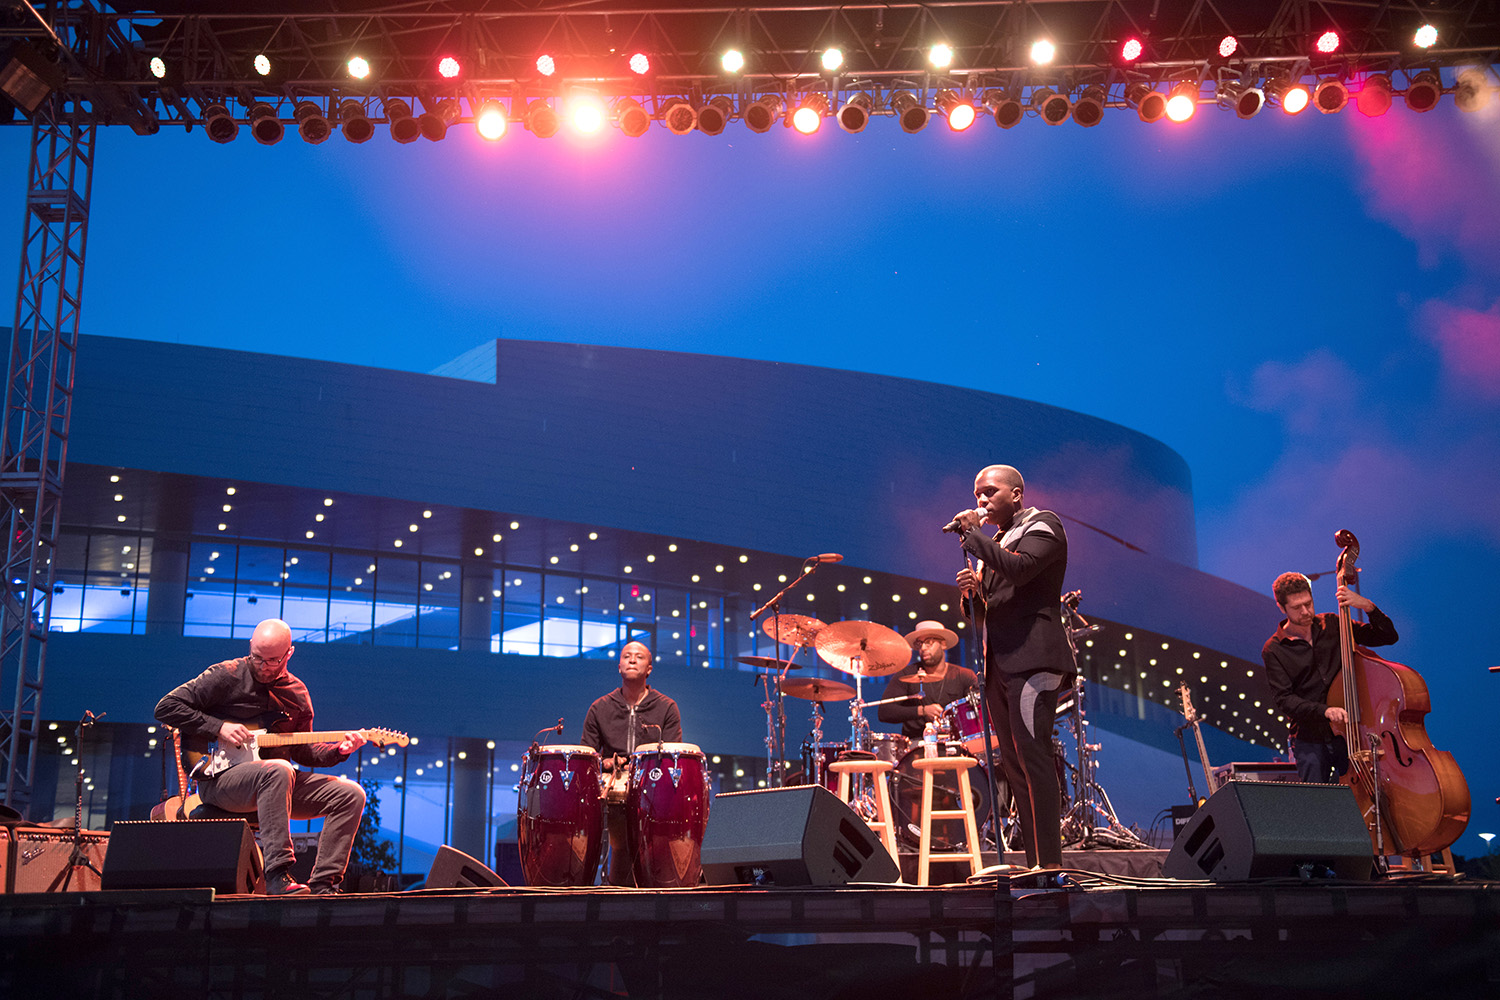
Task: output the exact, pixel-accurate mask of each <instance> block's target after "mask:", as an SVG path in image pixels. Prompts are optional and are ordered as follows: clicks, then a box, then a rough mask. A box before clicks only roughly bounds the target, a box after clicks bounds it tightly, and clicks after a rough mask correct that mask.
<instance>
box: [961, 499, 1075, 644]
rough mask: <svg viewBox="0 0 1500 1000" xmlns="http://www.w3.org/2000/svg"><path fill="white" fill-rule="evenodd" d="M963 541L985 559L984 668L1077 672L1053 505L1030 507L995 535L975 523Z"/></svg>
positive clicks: (1064, 544) (1062, 543)
mask: <svg viewBox="0 0 1500 1000" xmlns="http://www.w3.org/2000/svg"><path fill="white" fill-rule="evenodd" d="M963 544H964V548H965V549H966V550H968V551H969V552H971V553H973V554H974V555H975V556H977V557H978V558H979V561H980V562H981V563H982V564H983V565H982V568H981V571H980V586H981V593H982V594H983V596H984V602H985V629H986V632H985V634H986V638H987V640H988V649H987V658H986V660H985V663H986V669H987V670H989V671H991V672H994V671H1003V672H1005V673H1007V674H1028V673H1031V672H1033V671H1036V670H1049V671H1052V672H1054V673H1060V674H1071V673H1073V657H1072V653H1071V652H1070V651H1069V649H1068V640H1067V636H1066V635H1065V634H1064V633H1063V626H1062V610H1061V606H1060V605H1061V601H1062V586H1063V577H1064V576H1065V575H1066V574H1067V572H1068V536H1067V534H1066V533H1065V532H1064V531H1063V526H1062V520H1061V519H1060V518H1058V516H1057V515H1056V514H1054V513H1052V512H1051V511H1050V510H1037V509H1036V508H1034V507H1028V508H1027V509H1025V510H1022V511H1018V512H1017V513H1016V516H1015V518H1014V519H1013V520H1012V521H1011V524H1010V527H1009V528H1007V529H1006V530H1005V532H1004V533H1003V534H1001V535H1000V536H999V537H998V538H997V539H992V538H990V537H989V536H988V535H986V534H985V533H984V532H983V531H982V530H980V529H978V528H975V529H973V530H971V531H969V532H967V533H966V534H965V535H964V536H963Z"/></svg>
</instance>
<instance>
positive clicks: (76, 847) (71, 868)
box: [47, 710, 109, 892]
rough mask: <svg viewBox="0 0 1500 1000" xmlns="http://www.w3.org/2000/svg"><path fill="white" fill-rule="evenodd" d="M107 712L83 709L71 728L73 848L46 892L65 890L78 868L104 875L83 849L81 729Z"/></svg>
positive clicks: (84, 769) (83, 770)
mask: <svg viewBox="0 0 1500 1000" xmlns="http://www.w3.org/2000/svg"><path fill="white" fill-rule="evenodd" d="M108 714H109V713H108V712H105V713H103V715H95V714H94V713H93V712H90V711H88V710H85V711H84V713H83V718H81V719H79V720H78V727H77V728H76V729H74V730H73V738H74V739H75V740H77V741H78V775H77V777H75V778H74V779H73V789H74V794H75V798H74V800H73V850H72V851H71V852H69V854H68V861H67V863H66V864H64V865H63V866H62V869H61V870H60V871H59V872H58V873H57V877H56V878H54V879H53V880H52V884H51V885H50V886H48V887H47V891H48V892H67V891H68V886H69V885H70V884H72V881H73V873H74V872H75V871H77V870H78V869H80V868H87V869H88V870H89V871H91V872H93V873H94V874H95V875H96V876H97V877H99V878H101V879H102V878H103V877H104V873H103V872H101V871H99V869H97V868H95V867H94V863H93V862H92V861H90V860H89V858H88V855H87V854H85V853H84V850H83V776H84V772H85V771H86V770H87V769H86V768H85V767H84V766H83V731H84V730H85V729H87V728H88V727H89V726H92V725H93V724H94V723H95V722H97V721H98V720H100V719H102V718H104V716H105V715H108Z"/></svg>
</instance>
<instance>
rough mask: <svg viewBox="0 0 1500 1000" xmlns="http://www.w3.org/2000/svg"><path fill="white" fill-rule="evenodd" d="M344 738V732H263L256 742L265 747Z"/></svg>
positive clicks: (332, 740) (324, 741)
mask: <svg viewBox="0 0 1500 1000" xmlns="http://www.w3.org/2000/svg"><path fill="white" fill-rule="evenodd" d="M366 739H368V737H366ZM343 740H344V734H343V733H262V734H261V735H259V736H257V737H256V738H255V742H256V743H257V744H258V745H260V746H263V747H284V746H292V745H295V744H301V743H342V742H343Z"/></svg>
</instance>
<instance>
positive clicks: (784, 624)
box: [760, 615, 828, 648]
mask: <svg viewBox="0 0 1500 1000" xmlns="http://www.w3.org/2000/svg"><path fill="white" fill-rule="evenodd" d="M778 622H779V623H780V628H781V637H780V641H782V642H784V643H786V644H787V645H788V646H800V647H803V648H806V647H808V646H811V645H812V644H813V639H814V637H816V636H817V634H818V633H819V632H821V631H823V629H825V628H827V627H828V626H826V625H824V624H823V623H822V622H820V621H818V620H817V619H816V618H814V617H812V616H811V615H782V616H780V617H779V618H778V617H777V616H775V615H771V616H769V617H767V618H766V619H765V620H764V621H762V622H761V623H760V630H761V631H762V632H764V633H765V634H766V635H768V636H770V637H771V638H772V639H775V638H777V636H776V629H777V623H778Z"/></svg>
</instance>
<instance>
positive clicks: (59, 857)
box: [4, 825, 109, 892]
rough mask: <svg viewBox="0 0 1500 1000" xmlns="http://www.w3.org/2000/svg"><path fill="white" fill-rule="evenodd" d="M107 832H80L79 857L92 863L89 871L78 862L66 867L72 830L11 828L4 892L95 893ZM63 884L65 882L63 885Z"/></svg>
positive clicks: (107, 842)
mask: <svg viewBox="0 0 1500 1000" xmlns="http://www.w3.org/2000/svg"><path fill="white" fill-rule="evenodd" d="M108 847H109V834H108V833H106V832H104V831H102V830H85V831H83V841H82V843H81V844H80V850H81V852H82V853H81V859H82V860H84V861H87V862H88V863H89V864H91V865H93V866H94V867H93V870H92V871H91V870H90V869H89V868H88V867H87V866H85V865H82V864H79V865H74V866H69V864H68V861H69V859H70V858H72V857H73V831H72V830H71V829H68V828H64V827H56V826H26V825H18V826H13V827H10V829H9V837H8V838H7V842H6V843H5V844H4V848H5V858H6V863H5V865H4V867H5V891H6V892H95V891H97V890H98V889H99V873H100V872H102V871H104V855H105V851H106V850H107V848H108ZM64 883H66V885H64Z"/></svg>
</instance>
